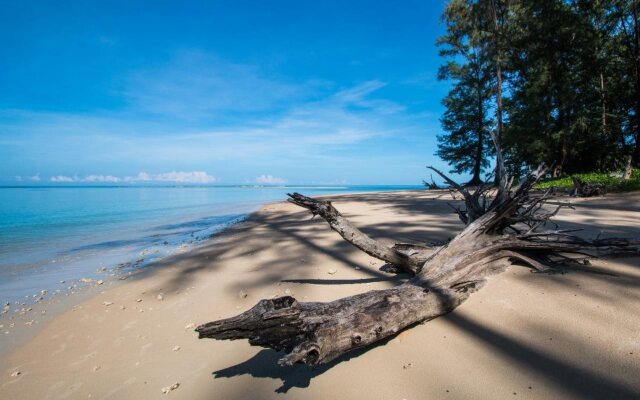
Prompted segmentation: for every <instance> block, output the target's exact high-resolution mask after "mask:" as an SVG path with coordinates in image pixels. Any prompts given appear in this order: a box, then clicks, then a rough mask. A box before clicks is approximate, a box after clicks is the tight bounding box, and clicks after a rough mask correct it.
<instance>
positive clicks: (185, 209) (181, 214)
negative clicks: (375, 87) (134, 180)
mask: <svg viewBox="0 0 640 400" xmlns="http://www.w3.org/2000/svg"><path fill="white" fill-rule="evenodd" d="M420 188H421V187H420V186H340V187H338V186H326V187H314V186H308V187H300V186H298V187H293V186H290V187H286V186H280V187H269V186H265V187H257V186H209V187H190V186H188V187H157V186H156V187H129V186H127V187H114V186H109V187H87V186H82V187H69V186H66V187H59V186H57V187H0V301H2V302H3V303H5V302H11V303H15V302H29V301H33V299H34V298H38V297H40V292H41V291H42V290H46V293H47V296H51V295H54V294H55V293H56V292H58V293H62V292H64V291H65V290H68V288H69V287H70V286H72V285H73V284H78V279H81V278H88V279H105V278H104V277H106V276H107V275H109V274H112V273H114V271H119V272H122V271H126V270H127V269H132V268H141V267H144V266H145V265H147V264H149V263H150V262H153V261H155V260H158V259H160V258H162V257H166V256H168V255H171V254H174V253H176V252H182V251H188V249H189V248H190V247H191V246H193V245H195V244H197V243H198V242H199V241H202V240H205V239H207V238H208V237H210V236H211V235H212V234H215V233H216V232H219V231H220V230H221V229H223V228H224V227H226V226H228V225H229V224H233V223H235V222H238V221H241V220H242V219H243V218H244V217H246V215H248V214H249V213H250V212H252V211H254V210H256V209H257V208H259V207H260V206H261V205H263V204H265V203H268V202H273V201H279V200H284V199H285V198H286V193H289V192H293V191H298V192H301V193H304V194H307V195H326V194H337V193H353V192H371V191H387V190H406V189H420ZM62 281H64V282H62Z"/></svg>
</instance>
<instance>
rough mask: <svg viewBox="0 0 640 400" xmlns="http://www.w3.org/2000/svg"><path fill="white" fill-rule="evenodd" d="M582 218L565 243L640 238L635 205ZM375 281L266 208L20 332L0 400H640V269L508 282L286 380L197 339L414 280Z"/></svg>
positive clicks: (358, 261) (375, 268) (407, 232)
mask: <svg viewBox="0 0 640 400" xmlns="http://www.w3.org/2000/svg"><path fill="white" fill-rule="evenodd" d="M333 200H334V202H335V203H334V204H335V205H336V207H337V208H338V209H340V210H341V211H342V212H343V213H344V214H345V215H347V216H348V217H349V218H351V219H352V220H353V222H354V223H355V224H357V225H358V226H359V227H361V228H362V229H363V230H364V231H365V232H367V233H368V234H370V235H372V236H374V237H375V238H378V239H382V240H390V241H391V240H396V241H403V242H406V241H408V242H410V241H416V242H419V241H421V240H425V239H428V240H443V239H447V238H449V237H451V236H453V235H455V233H456V232H457V231H459V230H460V229H461V227H462V226H461V224H460V223H459V222H458V220H457V217H456V216H455V215H454V214H452V213H451V210H450V208H449V207H448V206H447V204H446V203H447V202H450V201H451V200H450V197H449V196H448V195H447V194H443V193H440V194H438V193H433V192H393V193H371V194H357V195H343V196H336V197H335V198H334V199H333ZM572 202H573V203H575V208H576V209H575V210H566V209H565V210H563V211H562V212H561V214H560V215H559V217H558V218H557V220H558V221H560V222H561V226H562V227H566V228H582V229H585V232H584V234H585V235H589V236H595V235H597V234H598V233H599V232H600V231H603V234H605V235H616V236H625V235H626V236H639V237H640V193H631V194H620V195H608V196H607V197H604V198H596V199H586V200H585V199H581V200H572ZM381 265H382V262H380V261H378V260H376V259H373V258H371V257H369V256H367V255H366V254H364V253H362V252H360V251H359V250H357V249H355V248H352V247H351V246H350V245H349V244H347V243H346V242H344V241H343V240H342V239H341V238H340V237H339V236H338V235H337V234H336V233H334V232H332V231H331V230H330V229H329V228H328V226H327V225H326V223H324V221H322V220H320V219H313V220H311V219H310V215H309V214H308V213H307V212H306V211H304V210H301V209H300V208H298V207H296V206H294V205H291V204H287V203H277V204H271V205H268V206H265V207H263V208H262V209H261V210H260V211H258V212H256V213H255V214H253V215H251V217H250V218H249V219H248V220H247V221H245V222H244V223H241V224H238V225H235V226H233V227H231V228H229V229H228V230H227V231H225V232H224V233H223V234H222V235H220V236H218V237H216V238H214V239H212V240H211V241H209V242H207V243H206V244H204V245H201V246H199V247H197V248H195V249H193V250H192V251H190V252H189V253H187V254H182V255H178V256H175V257H171V258H168V259H165V260H163V261H162V262H161V263H159V264H158V265H156V266H155V267H154V268H150V269H147V270H145V271H144V272H142V273H139V274H137V275H135V276H132V277H131V278H129V279H128V280H126V281H124V282H123V283H121V284H117V285H116V284H114V285H112V286H111V287H105V288H102V287H101V288H99V289H96V292H95V294H92V296H87V297H88V298H86V299H84V300H83V301H81V302H80V303H79V304H77V305H75V306H74V307H73V308H71V309H68V310H67V311H64V312H60V313H57V315H55V317H53V318H51V320H50V321H49V322H45V321H42V322H41V323H40V324H39V325H38V324H37V323H36V324H32V325H30V326H25V327H23V328H22V329H25V330H29V329H32V330H33V331H34V335H33V337H32V338H31V339H30V340H28V342H27V343H25V344H23V345H21V346H20V347H19V348H17V349H15V350H14V351H13V352H11V353H10V354H8V355H6V356H5V357H4V360H3V367H4V369H3V370H2V375H1V376H0V398H3V399H4V398H7V399H87V398H92V399H123V398H126V399H129V398H130V399H148V398H159V397H163V396H164V395H163V392H162V390H163V389H166V391H167V392H168V394H166V396H167V397H170V398H177V399H247V398H251V399H271V398H278V399H288V398H290V399H318V398H337V399H361V398H370V399H403V398H406V399H427V398H433V399H441V398H442V399H471V398H473V399H502V398H527V399H557V398H564V399H625V398H638V396H639V393H640V379H638V376H640V314H639V311H638V310H640V258H637V257H635V258H623V259H616V260H601V261H595V262H593V266H592V268H593V270H594V271H597V272H604V273H607V274H615V275H616V276H611V275H607V274H602V273H583V272H573V273H568V274H563V275H558V274H556V275H549V274H534V273H531V272H530V271H529V270H528V269H527V268H525V267H519V266H512V267H510V268H509V269H508V270H507V272H505V273H503V274H502V275H500V276H498V277H496V278H494V279H493V280H492V281H491V282H490V283H489V284H488V285H487V286H485V287H484V288H483V289H482V290H481V291H480V292H479V293H477V294H474V295H473V296H471V298H470V299H469V300H468V301H467V302H466V303H464V304H463V305H462V306H461V307H459V308H458V309H456V310H455V311H454V312H453V313H451V314H449V315H448V316H445V317H441V318H438V319H436V320H433V321H430V322H428V323H426V324H422V325H419V326H416V327H413V328H411V329H409V330H406V331H404V332H402V333H400V334H399V335H398V336H396V337H395V338H393V339H391V340H389V341H388V342H387V343H385V344H383V345H380V346H376V347H374V348H372V349H367V350H364V351H357V352H354V353H353V354H348V355H346V356H344V357H342V358H340V359H338V360H336V361H335V362H333V363H331V364H328V365H322V366H318V367H316V368H309V367H304V366H294V367H287V368H281V367H278V366H277V365H276V360H277V359H278V358H279V355H278V353H276V352H275V351H272V350H266V349H261V348H257V347H251V346H249V344H248V343H247V342H246V341H235V342H219V341H213V340H198V339H197V334H196V333H195V332H193V327H194V326H195V325H197V324H200V323H203V322H207V321H211V320H215V319H219V318H224V317H228V316H232V315H235V314H237V313H239V312H241V311H244V310H245V309H247V308H249V307H251V306H252V305H253V304H255V303H256V302H257V301H258V300H260V299H262V298H268V297H272V296H281V295H285V294H289V293H291V294H292V295H293V296H294V297H296V298H298V299H299V300H302V301H312V300H313V301H329V300H333V299H336V298H340V297H344V296H348V295H351V294H355V293H359V292H363V291H367V290H371V289H376V288H385V287H389V286H392V285H395V284H397V283H398V282H399V281H401V280H402V279H405V278H406V277H403V276H392V275H388V274H386V273H383V272H380V271H379V268H380V267H381ZM330 270H335V271H336V272H335V273H334V274H329V271H330ZM332 272H333V271H332ZM243 293H246V297H245V296H244V295H243ZM12 334H17V333H16V332H12ZM2 336H6V335H2ZM0 340H2V341H5V340H6V339H5V338H4V337H0ZM5 343H6V342H5ZM176 383H177V384H178V385H177V386H176V385H175V384H176ZM172 387H173V388H172Z"/></svg>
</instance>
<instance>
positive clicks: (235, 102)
mask: <svg viewBox="0 0 640 400" xmlns="http://www.w3.org/2000/svg"><path fill="white" fill-rule="evenodd" d="M124 95H125V98H126V99H127V100H128V101H129V102H130V104H131V105H132V106H133V107H134V108H136V109H140V110H144V111H147V112H151V113H156V114H162V115H165V116H166V115H172V116H173V117H176V118H181V119H195V118H206V117H219V116H220V115H221V114H223V113H229V112H234V113H237V112H255V111H261V110H270V109H272V108H273V107H275V106H277V105H279V104H281V103H283V102H288V101H291V100H296V99H300V98H301V97H304V96H305V95H306V92H305V90H304V88H303V87H301V86H300V85H294V84H290V83H287V82H284V81H279V80H273V79H268V78H266V77H265V76H264V74H263V73H262V72H261V70H260V68H258V67H257V66H254V65H246V64H237V63H231V62H228V61H225V60H222V59H220V58H218V57H216V56H214V55H211V54H208V53H205V52H202V51H198V50H191V51H183V52H180V53H179V54H177V55H176V56H175V57H173V58H172V59H171V60H170V61H169V62H168V63H166V64H164V65H160V66H158V67H156V68H153V69H146V70H142V71H138V72H136V73H134V74H132V75H131V76H130V78H129V80H128V86H127V89H126V90H125V92H124Z"/></svg>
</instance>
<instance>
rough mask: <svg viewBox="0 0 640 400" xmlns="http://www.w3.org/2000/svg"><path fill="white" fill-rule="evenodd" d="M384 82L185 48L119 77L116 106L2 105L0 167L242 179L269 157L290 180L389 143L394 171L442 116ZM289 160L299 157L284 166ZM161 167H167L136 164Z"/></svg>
mask: <svg viewBox="0 0 640 400" xmlns="http://www.w3.org/2000/svg"><path fill="white" fill-rule="evenodd" d="M392 87H393V84H392V83H387V82H384V81H382V80H379V79H371V80H367V81H361V82H356V83H354V84H352V85H350V86H342V87H339V88H336V85H335V84H333V83H330V82H297V83H291V82H288V81H286V80H282V79H274V75H270V74H268V73H266V72H265V71H264V69H262V68H260V67H259V66H255V65H242V64H234V63H229V62H225V61H224V60H221V59H219V58H217V57H215V56H212V55H209V54H206V53H203V52H185V53H181V54H179V55H177V56H176V57H174V58H173V59H172V60H171V61H170V62H168V63H167V64H165V65H160V66H157V67H156V68H151V69H145V70H141V71H138V72H136V73H134V74H132V75H131V76H130V78H129V79H128V80H125V89H123V100H124V103H125V105H126V106H125V107H124V108H123V109H121V110H119V111H95V112H87V113H53V112H49V113H47V112H35V111H28V110H0V129H1V130H2V132H3V135H0V170H4V171H6V173H7V174H8V175H7V176H6V177H0V179H2V178H4V179H11V177H13V176H14V175H20V176H22V177H27V176H29V174H28V172H24V170H22V169H20V168H16V167H13V166H15V165H23V166H25V167H32V166H34V165H38V166H39V168H40V166H44V168H46V173H47V176H49V175H53V176H51V178H50V181H51V182H105V183H118V182H146V181H152V180H153V181H158V182H190V183H211V182H216V181H218V179H217V178H216V177H214V176H211V175H209V174H207V173H206V172H204V171H206V170H215V171H216V175H217V176H222V177H223V178H224V180H225V181H226V182H242V181H244V180H246V178H247V177H251V176H258V175H260V174H262V172H263V171H265V169H267V168H268V171H269V172H271V174H273V175H272V176H273V177H278V176H287V180H288V181H289V182H309V181H312V180H323V181H333V180H340V179H348V180H350V181H356V182H357V181H361V182H362V181H364V179H362V178H361V177H365V178H367V176H368V174H369V172H367V171H368V169H369V168H368V167H367V165H371V164H372V163H375V162H378V160H380V157H381V156H382V155H385V156H386V155H387V153H388V150H391V149H389V147H395V150H392V151H391V153H389V154H388V157H390V161H389V164H390V165H392V167H390V168H387V170H386V173H387V174H388V175H389V176H390V175H391V172H390V171H391V170H392V169H394V168H395V170H396V171H399V172H397V173H396V175H400V176H402V175H404V172H403V171H404V170H406V168H407V166H408V164H409V163H411V165H412V168H413V165H416V164H417V163H418V162H420V164H422V163H423V162H426V161H429V157H430V156H431V155H432V154H433V153H434V151H435V149H434V147H435V146H434V145H433V143H432V142H433V139H429V137H433V136H435V133H437V132H439V123H438V116H436V115H430V114H425V113H422V114H421V113H419V112H416V111H415V110H414V111H413V112H411V111H409V110H408V109H407V108H406V106H405V105H403V104H400V103H398V102H395V101H391V100H388V99H387V98H385V96H384V95H385V93H386V91H388V90H390V88H391V89H393V88H392ZM234 115H235V116H236V117H237V118H230V117H229V116H234ZM52 137H55V138H56V140H51V138H52ZM425 137H427V140H425ZM391 138H393V139H391ZM407 153H410V154H409V155H408V154H407ZM431 162H433V161H430V163H431ZM294 164H295V165H299V166H301V167H300V168H296V170H295V171H290V167H291V165H294ZM435 165H438V162H437V161H436V162H435ZM445 168H446V166H445ZM163 170H164V171H167V170H170V171H174V172H168V173H164V174H155V175H154V174H151V173H146V174H145V173H139V174H138V175H134V173H136V172H137V171H163ZM41 171H42V170H41ZM76 171H78V172H80V173H82V174H83V175H82V176H84V177H83V178H78V177H76V176H74V175H73V174H74V173H75V172H76ZM92 171H109V174H105V175H102V174H92ZM178 171H192V172H178ZM354 171H355V172H354ZM194 172H200V173H201V175H194ZM420 173H422V171H420ZM84 174H86V175H84ZM181 174H182V175H181ZM185 174H190V175H185ZM268 176H269V175H267V174H265V177H268ZM421 178H422V176H420V175H418V176H416V178H415V180H416V181H419V179H421ZM24 179H25V180H26V179H28V178H24ZM275 179H277V178H275ZM367 179H369V178H367ZM370 179H373V178H370Z"/></svg>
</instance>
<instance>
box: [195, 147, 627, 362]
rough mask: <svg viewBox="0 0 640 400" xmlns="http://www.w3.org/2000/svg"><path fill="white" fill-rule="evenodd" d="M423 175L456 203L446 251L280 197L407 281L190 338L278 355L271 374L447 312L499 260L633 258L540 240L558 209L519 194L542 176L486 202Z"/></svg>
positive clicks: (573, 242)
mask: <svg viewBox="0 0 640 400" xmlns="http://www.w3.org/2000/svg"><path fill="white" fill-rule="evenodd" d="M494 144H495V145H496V150H497V154H498V157H497V160H498V164H499V165H498V168H499V170H500V171H501V172H504V164H503V160H502V154H501V152H500V146H499V143H498V142H497V140H496V139H495V137H494ZM432 169H433V170H434V171H436V172H437V173H439V174H440V175H442V176H443V177H444V179H445V180H446V181H447V182H449V183H450V184H451V185H452V187H454V188H455V189H456V190H458V191H460V193H462V195H463V196H464V199H465V206H466V210H460V209H458V210H457V212H458V215H459V217H460V219H461V220H462V221H463V222H464V223H465V224H466V227H465V228H464V229H463V230H462V231H461V232H460V233H459V234H458V235H457V236H456V237H455V238H454V239H453V240H451V241H450V242H448V243H446V244H443V245H441V246H439V247H434V248H431V249H429V250H427V249H426V248H424V247H420V246H415V245H396V246H395V247H394V246H391V247H390V246H384V245H381V244H380V243H378V242H377V241H375V240H373V239H372V238H370V237H369V236H367V235H365V234H364V233H362V232H361V231H360V230H359V229H357V228H356V227H355V226H353V224H351V223H350V222H349V221H348V220H346V218H344V217H343V216H342V215H341V214H340V213H339V212H338V210H336V209H335V208H334V207H333V205H332V204H331V203H330V202H328V201H320V200H315V199H310V198H308V197H305V196H302V195H300V194H297V193H295V194H292V195H290V197H291V199H290V201H292V202H293V203H295V204H297V205H300V206H302V207H304V208H307V209H309V210H310V211H311V212H312V213H313V214H314V215H319V216H321V217H322V218H324V219H325V220H326V221H327V223H329V226H330V227H331V228H332V229H333V230H335V231H336V232H338V233H339V234H340V235H341V236H342V237H343V238H344V239H345V240H347V241H348V242H349V243H351V244H353V245H354V246H356V247H358V248H359V249H361V250H363V251H365V252H366V253H367V254H370V255H372V256H373V257H377V258H379V259H382V260H385V261H387V262H390V263H393V264H396V265H401V266H403V267H404V268H405V269H406V270H409V271H411V272H413V273H415V276H414V277H413V278H412V279H411V280H409V281H408V282H406V283H404V284H401V285H399V286H397V287H394V288H391V289H385V290H375V291H370V292H366V293H362V294H358V295H355V296H350V297H346V298H343V299H339V300H335V301H332V302H328V303H317V302H298V301H297V300H296V299H295V298H293V297H290V296H286V297H280V298H276V299H272V300H261V301H260V302H259V303H258V304H256V305H255V306H254V307H253V308H251V309H250V310H248V311H246V312H244V313H242V314H240V315H238V316H235V317H232V318H228V319H223V320H220V321H214V322H209V323H206V324H203V325H200V326H199V327H198V328H197V329H196V331H197V332H198V334H199V337H200V338H214V339H229V340H234V339H248V340H249V343H250V344H252V345H256V346H264V347H270V348H273V349H276V350H281V351H285V352H286V355H284V356H283V357H282V358H281V359H280V364H281V365H291V364H295V363H303V364H318V363H324V362H328V361H330V360H332V359H335V358H336V357H338V356H340V355H341V354H344V353H346V352H348V351H351V350H353V349H356V348H361V347H364V346H368V345H371V344H373V343H375V342H378V341H380V340H382V339H384V338H387V337H390V336H392V335H394V334H396V333H398V332H400V331H401V330H403V329H406V328H408V327H410V326H412V325H414V324H416V323H420V322H424V321H428V320H430V319H433V318H436V317H438V316H441V315H443V314H446V313H448V312H451V311H452V310H453V309H455V308H456V307H457V306H459V305H460V304H462V303H463V302H464V301H465V300H466V299H467V298H468V296H469V295H470V294H471V293H472V292H474V291H476V290H478V289H480V287H482V285H483V284H484V283H485V281H486V280H487V279H488V278H489V277H491V276H493V275H495V274H498V273H500V272H502V271H503V270H504V269H505V268H506V265H507V264H506V261H508V260H517V261H519V262H522V263H524V264H526V265H528V266H529V267H531V268H533V269H536V270H539V271H543V270H546V269H549V268H560V267H561V266H563V265H566V264H577V263H579V261H581V260H583V259H584V258H585V257H589V254H588V253H585V252H589V251H591V252H593V251H597V253H598V254H613V253H619V252H625V253H629V252H637V246H638V244H639V242H638V241H631V240H625V239H596V240H585V239H582V238H579V237H576V236H572V235H571V234H570V231H558V230H555V231H540V228H542V227H544V225H545V223H546V222H547V220H548V219H549V218H551V217H552V216H554V215H555V214H556V212H557V211H558V210H559V208H560V206H559V207H558V208H556V209H555V211H552V212H548V211H546V210H545V209H544V208H543V205H544V202H545V201H546V200H547V198H548V193H547V194H544V195H539V196H531V195H530V193H529V192H530V191H531V188H532V187H533V185H534V184H535V183H536V181H537V180H538V179H539V178H540V177H541V176H543V175H544V174H545V173H546V171H547V170H546V168H539V169H538V170H537V171H535V172H534V173H532V174H530V175H529V176H527V177H525V178H524V179H523V180H522V181H521V183H520V184H519V186H518V187H517V188H515V189H513V190H512V189H511V182H512V180H509V179H506V174H504V175H503V177H502V179H501V185H500V187H499V189H498V191H497V193H495V195H494V196H493V199H492V200H491V201H490V202H489V201H488V200H487V198H486V196H485V194H486V193H485V192H484V190H483V189H481V188H479V189H478V190H476V191H475V192H474V193H470V192H469V191H468V190H467V189H465V188H463V187H461V186H460V185H458V184H457V183H455V182H454V181H452V180H451V179H449V178H448V177H447V176H446V175H444V174H442V173H441V172H440V171H438V170H436V169H434V168H432ZM507 230H509V231H511V232H513V233H507Z"/></svg>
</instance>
